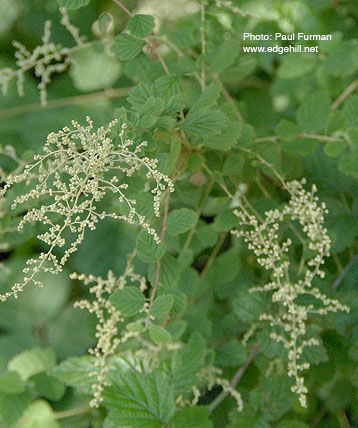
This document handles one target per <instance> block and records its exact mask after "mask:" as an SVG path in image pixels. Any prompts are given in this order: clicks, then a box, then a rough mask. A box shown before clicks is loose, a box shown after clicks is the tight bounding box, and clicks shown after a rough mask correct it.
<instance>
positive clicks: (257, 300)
mask: <svg viewBox="0 0 358 428" xmlns="http://www.w3.org/2000/svg"><path fill="white" fill-rule="evenodd" d="M233 305H234V312H235V313H236V315H237V317H238V318H239V320H240V321H254V320H258V318H259V316H260V315H261V314H262V313H263V312H265V311H267V307H266V305H265V301H264V297H263V295H262V293H259V292H257V293H250V292H249V291H248V290H240V291H239V292H238V293H237V296H236V298H235V300H234V302H233Z"/></svg>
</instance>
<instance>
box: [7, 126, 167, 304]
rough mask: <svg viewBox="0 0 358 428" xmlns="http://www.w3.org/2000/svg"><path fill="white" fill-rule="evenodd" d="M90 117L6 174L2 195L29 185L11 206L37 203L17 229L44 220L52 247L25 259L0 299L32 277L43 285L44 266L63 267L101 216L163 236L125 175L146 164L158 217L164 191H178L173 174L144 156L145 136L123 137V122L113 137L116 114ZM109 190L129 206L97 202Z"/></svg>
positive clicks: (46, 239)
mask: <svg viewBox="0 0 358 428" xmlns="http://www.w3.org/2000/svg"><path fill="white" fill-rule="evenodd" d="M87 123H88V125H87V126H82V125H80V124H79V123H78V122H76V121H73V122H72V129H70V128H68V127H65V128H63V129H62V130H61V131H59V132H58V133H51V134H50V135H49V136H48V138H47V142H46V144H45V146H44V149H43V150H44V154H42V155H36V156H35V157H34V162H33V163H31V164H26V165H25V167H24V170H23V172H22V173H19V174H16V175H12V174H10V175H9V176H8V178H7V182H6V184H5V186H4V188H3V189H2V191H1V196H3V195H4V194H5V193H6V192H7V191H8V189H9V188H11V187H12V186H13V185H16V184H19V183H23V184H25V185H27V186H28V191H27V192H24V193H23V194H21V195H20V196H17V197H16V198H15V200H14V202H13V204H12V208H13V209H15V208H16V207H17V206H18V205H20V204H23V203H28V202H30V201H33V202H34V204H35V205H36V206H35V207H33V208H32V209H30V210H29V211H28V212H27V213H26V214H25V215H24V216H23V218H22V220H21V221H20V223H19V226H18V229H19V230H21V229H22V228H23V226H24V225H25V223H28V222H38V223H41V224H43V225H46V226H47V231H46V232H44V233H41V234H39V235H38V236H37V237H38V239H40V240H41V241H43V242H45V243H46V244H47V245H48V246H49V250H48V251H47V252H42V253H41V254H40V255H39V256H38V257H36V258H31V259H29V260H27V267H26V268H25V269H24V273H25V274H26V276H25V278H24V280H23V282H22V283H17V284H15V285H14V286H13V288H12V290H11V291H9V292H7V293H5V294H4V295H2V296H1V299H2V300H6V298H8V297H9V296H11V295H14V296H15V297H17V295H18V293H19V292H20V291H22V290H23V288H24V287H25V286H26V285H27V284H29V283H34V284H37V285H39V286H42V283H41V282H40V281H38V280H37V278H36V276H37V273H38V272H40V271H44V272H50V273H52V274H57V273H59V272H61V271H62V268H63V266H64V264H65V263H66V261H67V259H68V258H69V257H70V255H71V254H72V253H73V252H75V251H76V250H77V247H78V245H80V244H81V243H82V241H83V239H84V235H85V231H86V230H88V229H90V230H94V229H95V228H96V224H97V222H98V221H99V220H104V219H105V218H113V219H117V220H124V221H126V222H128V223H130V224H133V223H138V224H139V225H140V226H141V227H142V228H144V229H145V230H146V231H147V232H148V233H149V234H151V235H153V236H154V239H155V241H156V242H160V239H159V237H158V235H157V233H156V231H155V230H154V229H153V228H152V227H151V226H150V224H149V222H148V220H147V219H146V217H145V216H144V215H141V214H140V213H139V212H138V211H137V209H136V200H135V199H132V198H129V197H127V196H126V190H127V189H128V187H129V184H128V183H126V182H122V180H123V178H125V177H127V178H130V177H132V176H133V174H134V173H136V172H138V171H139V170H141V169H144V170H145V171H146V178H147V179H148V180H153V181H154V183H155V186H154V188H153V189H152V191H151V192H152V194H153V211H154V215H155V216H157V217H159V215H160V200H161V195H162V192H163V191H164V190H166V189H167V188H168V189H169V191H171V192H172V191H174V185H173V183H172V181H171V179H170V178H169V177H167V176H166V175H165V174H162V173H161V172H160V171H158V169H157V162H158V161H157V160H156V159H150V158H148V157H146V156H142V153H141V152H142V150H143V148H144V147H145V146H146V145H147V142H146V141H143V142H141V143H140V144H137V145H136V144H135V143H134V141H133V140H131V139H127V138H126V137H125V133H126V129H127V125H126V124H125V123H124V124H122V125H121V129H120V132H119V136H118V135H117V140H118V144H115V143H114V141H113V138H114V137H116V135H115V132H114V129H113V128H114V127H115V126H116V125H118V121H117V120H116V119H115V120H113V121H112V122H110V123H109V124H108V126H107V127H101V128H98V129H97V130H94V127H93V122H92V121H91V119H90V118H89V117H87ZM129 182H130V180H129ZM107 195H115V196H117V199H118V202H119V203H121V204H124V205H125V207H126V211H127V212H126V213H124V214H123V213H119V212H113V211H106V210H102V209H99V207H98V204H99V203H100V202H101V201H102V199H103V198H104V197H105V196H107ZM56 248H60V249H63V251H62V253H63V254H62V255H61V256H60V257H59V256H58V255H55V249H56Z"/></svg>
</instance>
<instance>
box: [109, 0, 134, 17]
mask: <svg viewBox="0 0 358 428" xmlns="http://www.w3.org/2000/svg"><path fill="white" fill-rule="evenodd" d="M113 1H114V3H116V5H117V6H119V7H120V8H121V9H122V10H123V11H124V12H125V13H126V14H127V15H128V16H130V17H131V18H133V16H134V14H133V13H132V12H131V11H130V10H129V9H127V8H126V6H124V4H123V3H122V2H121V1H120V0H113Z"/></svg>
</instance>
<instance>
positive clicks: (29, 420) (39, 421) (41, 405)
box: [11, 400, 61, 428]
mask: <svg viewBox="0 0 358 428" xmlns="http://www.w3.org/2000/svg"><path fill="white" fill-rule="evenodd" d="M44 427H46V428H61V425H60V423H59V422H58V420H57V419H56V416H55V413H54V411H53V410H52V408H51V406H50V405H49V403H47V401H45V400H36V401H34V402H33V403H31V405H30V406H29V407H28V408H27V409H26V411H25V412H24V414H23V417H22V420H21V423H20V422H18V423H16V424H15V425H12V426H11V428H44Z"/></svg>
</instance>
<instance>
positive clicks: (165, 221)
mask: <svg viewBox="0 0 358 428" xmlns="http://www.w3.org/2000/svg"><path fill="white" fill-rule="evenodd" d="M169 201H170V192H169V190H168V194H167V197H166V199H165V207H164V216H163V225H162V233H161V236H160V239H161V241H162V242H164V238H165V234H166V231H167V227H168V217H169ZM161 267H162V265H161V260H160V259H158V260H157V270H156V272H155V281H154V287H153V291H152V294H151V296H150V300H149V309H148V316H147V319H146V325H147V326H148V325H149V321H150V313H149V311H150V308H151V307H152V305H153V302H154V298H155V295H156V292H157V289H158V286H159V278H160V272H161Z"/></svg>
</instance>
